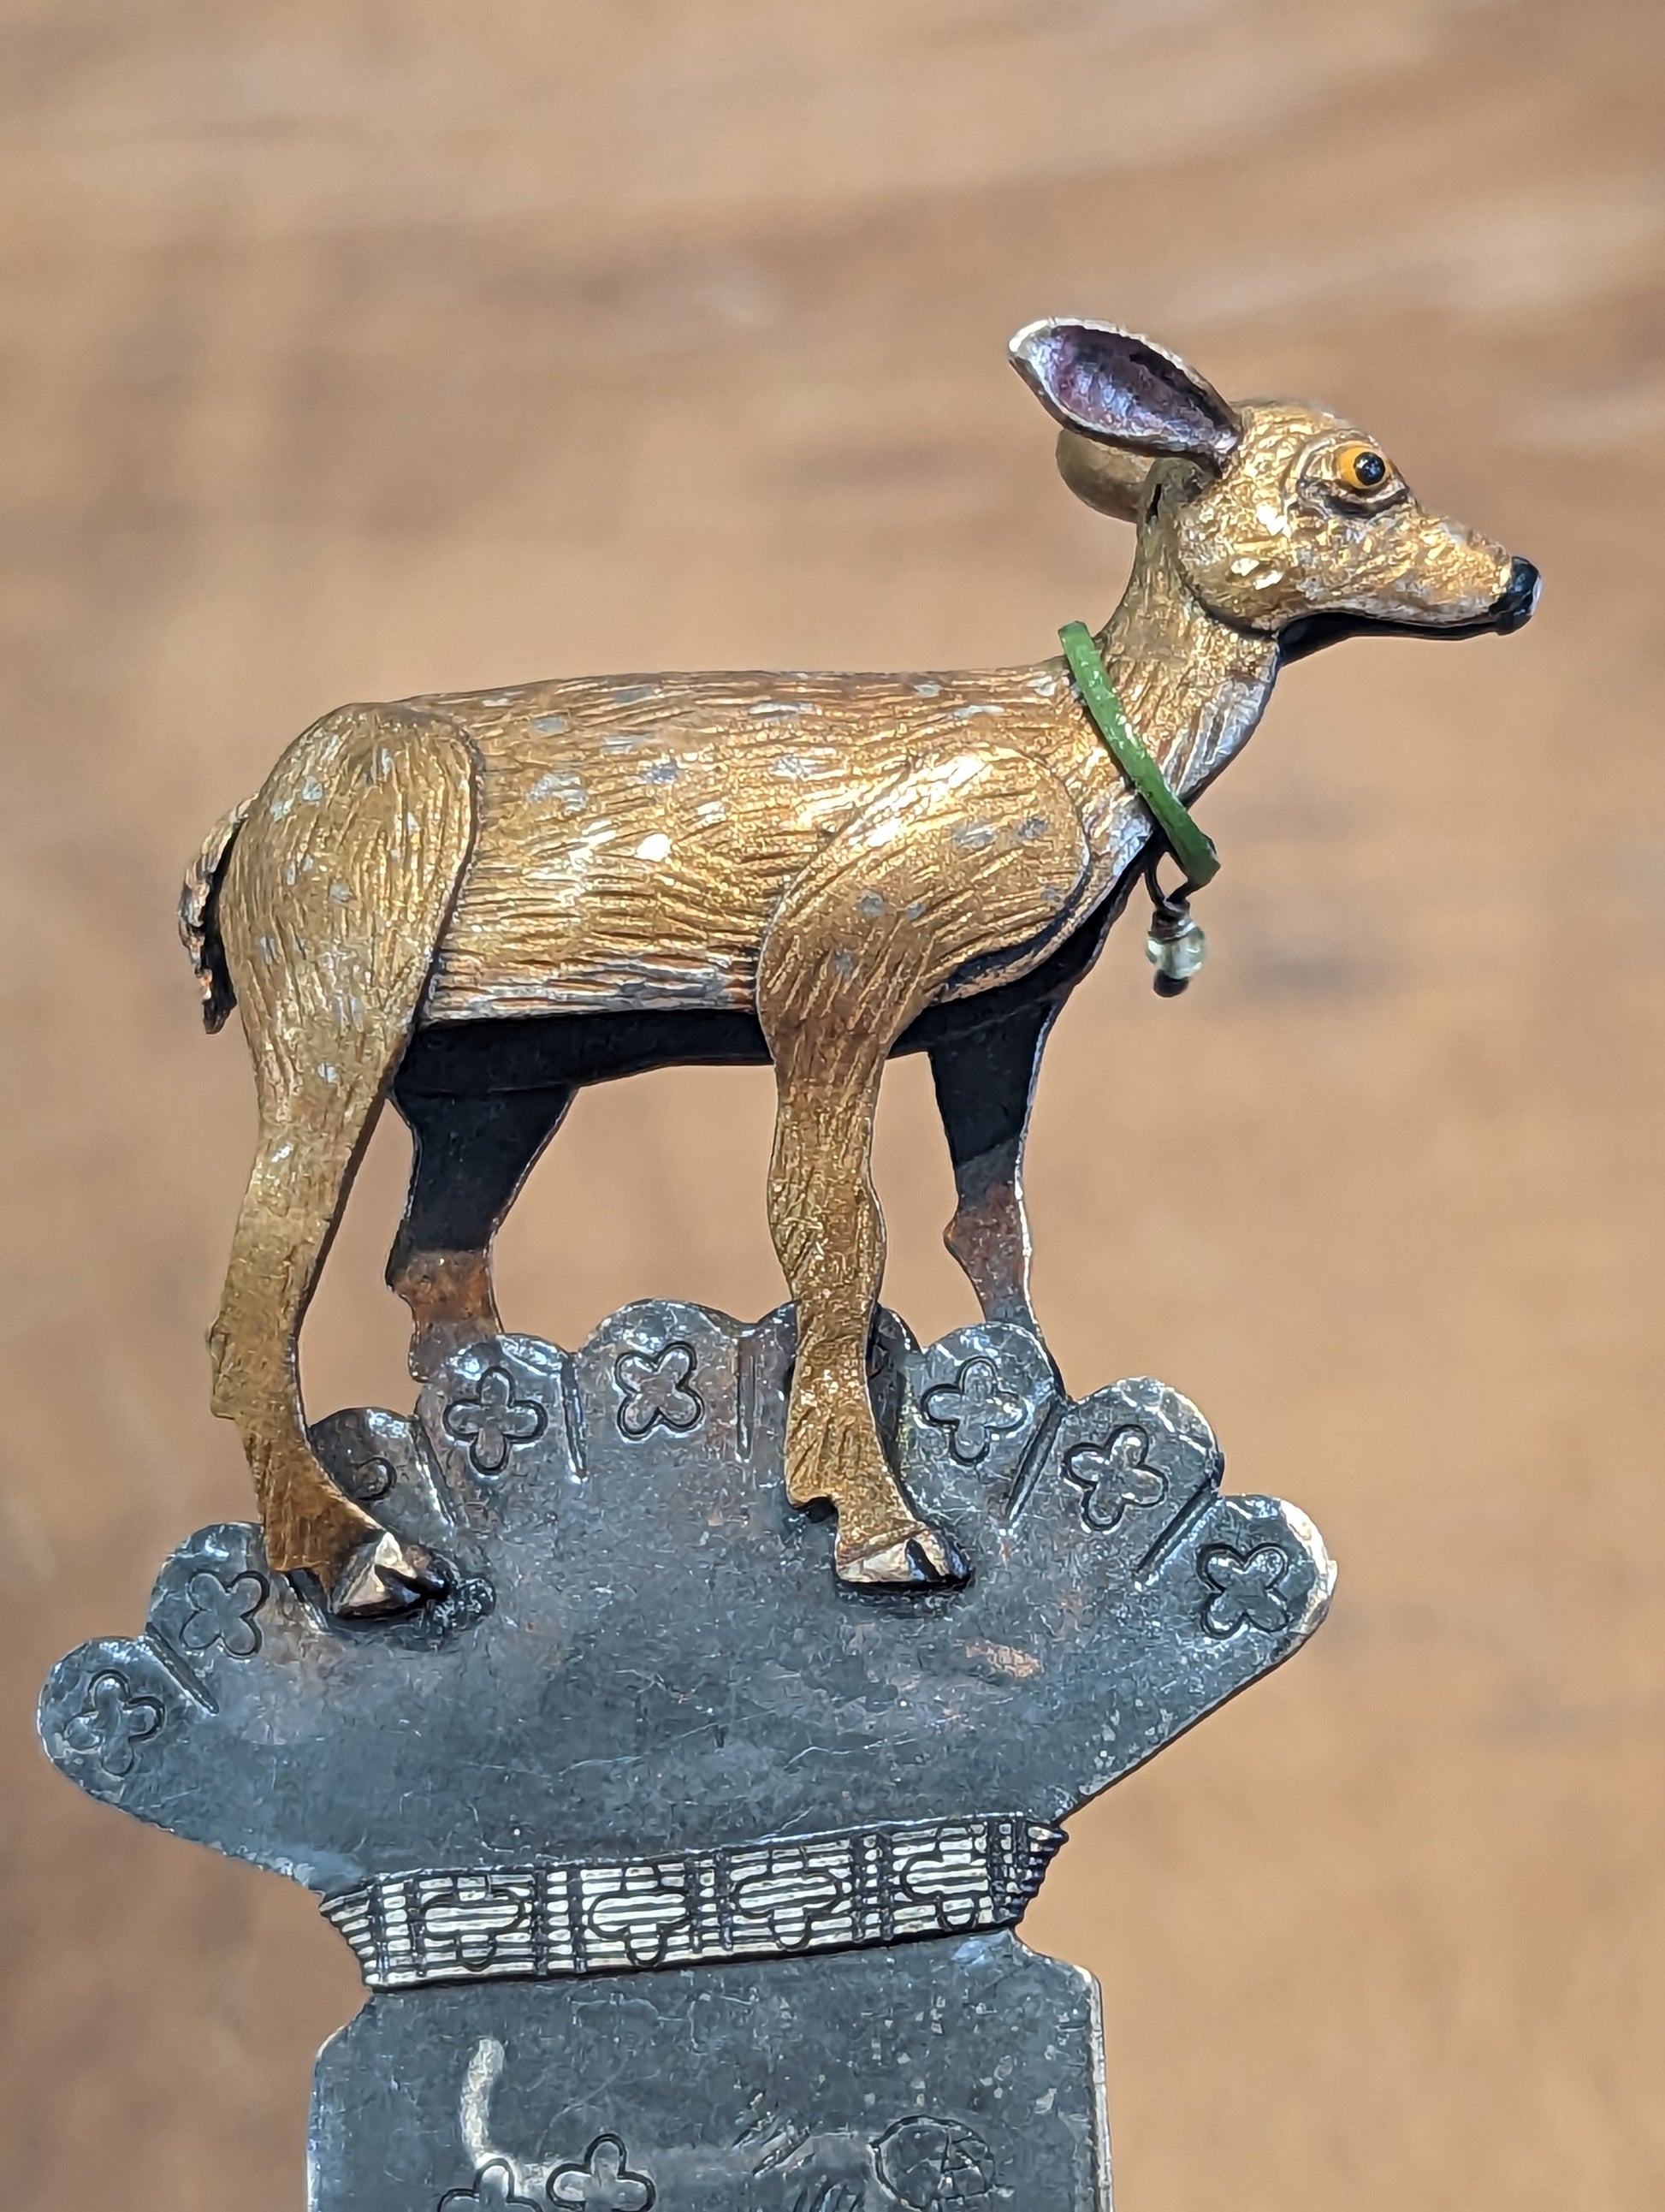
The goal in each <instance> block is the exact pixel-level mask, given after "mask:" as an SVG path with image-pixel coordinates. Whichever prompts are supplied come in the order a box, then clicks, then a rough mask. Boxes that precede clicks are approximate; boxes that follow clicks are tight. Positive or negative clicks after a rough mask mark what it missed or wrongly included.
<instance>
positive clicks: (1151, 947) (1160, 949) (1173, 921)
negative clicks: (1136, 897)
mask: <svg viewBox="0 0 1665 2212" xmlns="http://www.w3.org/2000/svg"><path fill="white" fill-rule="evenodd" d="M1207 957H1208V939H1206V937H1205V936H1204V935H1203V933H1202V926H1201V924H1200V922H1197V921H1193V920H1192V918H1191V910H1190V908H1188V907H1187V906H1184V905H1182V904H1181V903H1180V902H1178V901H1177V900H1170V899H1163V900H1161V901H1159V902H1158V905H1157V906H1156V908H1155V909H1154V911H1153V912H1152V915H1151V933H1150V935H1149V936H1148V937H1147V938H1146V939H1145V958H1146V959H1147V960H1148V961H1149V962H1150V963H1151V965H1152V967H1153V968H1154V969H1156V971H1157V972H1156V975H1155V976H1154V978H1153V979H1152V980H1153V981H1154V983H1155V987H1156V994H1157V996H1158V998H1159V999H1176V998H1178V996H1179V994H1180V993H1181V992H1182V990H1183V989H1184V988H1185V987H1186V985H1187V984H1188V982H1189V981H1190V980H1191V978H1192V977H1193V976H1194V975H1195V974H1196V972H1197V970H1198V969H1200V967H1201V965H1202V963H1203V962H1204V961H1205V960H1206V958H1207Z"/></svg>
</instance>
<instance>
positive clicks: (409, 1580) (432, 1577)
mask: <svg viewBox="0 0 1665 2212" xmlns="http://www.w3.org/2000/svg"><path fill="white" fill-rule="evenodd" d="M445 1587H446V1577H445V1575H444V1573H443V1572H442V1571H441V1568H440V1565H439V1563H438V1561H437V1560H436V1559H434V1556H433V1554H432V1553H429V1552H425V1551H424V1550H423V1549H422V1546H421V1545H420V1544H404V1543H401V1542H400V1541H399V1539H398V1537H397V1536H395V1535H394V1534H392V1531H391V1530H389V1529H386V1528H382V1529H379V1530H378V1531H377V1533H376V1534H374V1536H372V1537H369V1538H368V1539H367V1541H365V1542H364V1543H362V1544H361V1545H360V1546H359V1547H358V1549H357V1550H356V1551H355V1552H354V1553H352V1554H351V1555H350V1557H349V1559H348V1561H347V1564H346V1565H345V1566H344V1567H343V1569H342V1571H341V1572H340V1574H339V1575H338V1576H337V1577H336V1582H335V1586H334V1588H333V1589H331V1592H330V1610H331V1612H332V1613H337V1614H338V1615H339V1616H340V1617H341V1619H342V1620H386V1619H388V1618H389V1617H390V1616H392V1615H393V1614H395V1613H410V1612H411V1611H412V1610H413V1609H414V1608H415V1607H417V1606H419V1605H421V1604H422V1602H423V1601H425V1600H426V1599H428V1598H431V1597H438V1596H439V1595H440V1593H441V1591H442V1590H443V1589H445Z"/></svg>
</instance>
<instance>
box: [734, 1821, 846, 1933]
mask: <svg viewBox="0 0 1665 2212" xmlns="http://www.w3.org/2000/svg"><path fill="white" fill-rule="evenodd" d="M844 1897H845V1886H844V1884H843V1883H842V1882H841V1881H839V1880H838V1878H837V1876H836V1875H834V1874H832V1873H831V1872H830V1871H829V1869H826V1868H825V1867H817V1866H811V1863H810V1862H809V1859H808V1857H806V1855H805V1852H804V1851H803V1850H801V1849H798V1848H794V1847H793V1846H787V1847H786V1848H784V1849H782V1850H775V1851H771V1852H770V1853H769V1858H768V1863H767V1864H765V1865H763V1866H761V1867H757V1868H755V1869H752V1870H751V1871H749V1872H747V1873H745V1874H743V1875H740V1876H739V1877H738V1879H737V1880H736V1881H735V1883H734V1885H733V1889H732V1899H733V1910H734V1917H735V1919H736V1920H737V1921H739V1920H760V1921H762V1922H763V1923H764V1924H765V1925H766V1926H767V1927H768V1929H769V1933H770V1935H771V1936H773V1938H774V1940H775V1942H776V1943H777V1944H779V1946H780V1948H781V1950H783V1951H801V1950H802V1949H803V1948H804V1946H805V1944H806V1943H807V1942H809V1940H810V1936H811V1933H812V1932H813V1931H814V1929H815V1926H816V1923H817V1922H819V1921H823V1920H825V1919H826V1918H827V1917H829V1915H830V1914H832V1913H834V1912H836V1911H838V1909H839V1907H840V1906H841V1905H842V1904H843V1902H844Z"/></svg>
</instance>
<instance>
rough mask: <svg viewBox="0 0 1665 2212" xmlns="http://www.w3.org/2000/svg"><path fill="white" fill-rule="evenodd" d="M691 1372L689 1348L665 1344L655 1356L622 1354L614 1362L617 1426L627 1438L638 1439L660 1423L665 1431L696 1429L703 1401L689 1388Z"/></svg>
mask: <svg viewBox="0 0 1665 2212" xmlns="http://www.w3.org/2000/svg"><path fill="white" fill-rule="evenodd" d="M693 1372H694V1347H693V1346H692V1345H691V1344H680V1343H678V1344H667V1345H665V1346H664V1348H663V1349H662V1350H660V1351H659V1352H623V1353H621V1354H620V1356H619V1358H618V1359H617V1361H616V1362H615V1364H614V1367H613V1373H614V1376H616V1378H617V1383H618V1388H619V1390H620V1393H621V1395H622V1401H623V1402H622V1403H621V1404H620V1407H619V1409H618V1425H619V1427H620V1428H621V1429H622V1430H623V1432H624V1434H625V1435H626V1436H627V1437H631V1438H633V1439H640V1438H641V1437H645V1436H646V1435H647V1433H648V1431H650V1430H652V1429H653V1428H654V1427H656V1426H657V1425H659V1422H661V1421H663V1422H664V1424H665V1427H666V1428H667V1429H675V1430H678V1431H683V1430H687V1429H692V1428H697V1427H698V1425H699V1424H700V1421H701V1419H702V1418H703V1416H704V1413H705V1401H704V1399H703V1398H702V1397H701V1395H700V1394H699V1392H698V1391H697V1390H696V1389H692V1388H691V1387H690V1377H691V1376H692V1375H693Z"/></svg>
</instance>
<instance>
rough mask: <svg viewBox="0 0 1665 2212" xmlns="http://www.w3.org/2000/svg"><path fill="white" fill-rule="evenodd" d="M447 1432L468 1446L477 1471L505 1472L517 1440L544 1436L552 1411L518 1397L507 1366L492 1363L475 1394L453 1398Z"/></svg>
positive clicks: (446, 1422) (472, 1465) (449, 1406)
mask: <svg viewBox="0 0 1665 2212" xmlns="http://www.w3.org/2000/svg"><path fill="white" fill-rule="evenodd" d="M444 1419H445V1426H446V1431H447V1434H448V1435H450V1436H453V1437H455V1438H456V1439H457V1441H458V1443H465V1444H466V1445H467V1446H468V1458H469V1464H470V1466H471V1467H472V1468H473V1469H474V1472H475V1474H485V1475H493V1474H501V1473H502V1471H503V1469H504V1468H506V1467H507V1465H508V1455H509V1454H510V1452H512V1451H513V1449H514V1447H515V1446H516V1445H517V1444H529V1443H534V1442H535V1441H536V1439H537V1438H538V1437H541V1436H542V1435H543V1433H544V1429H545V1428H546V1427H547V1426H548V1425H549V1415H548V1414H547V1413H545V1412H544V1408H543V1407H541V1406H540V1405H539V1404H538V1401H537V1400H536V1399H535V1398H517V1397H516V1396H515V1395H514V1377H513V1376H512V1375H511V1374H510V1373H509V1371H508V1370H507V1367H488V1368H487V1369H486V1370H485V1372H484V1374H483V1375H482V1376H481V1377H480V1379H479V1382H478V1383H477V1384H476V1385H475V1392H474V1395H473V1396H472V1397H471V1398H453V1400H452V1401H451V1403H450V1404H449V1405H448V1406H447V1407H446V1409H445V1415H444Z"/></svg>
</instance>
